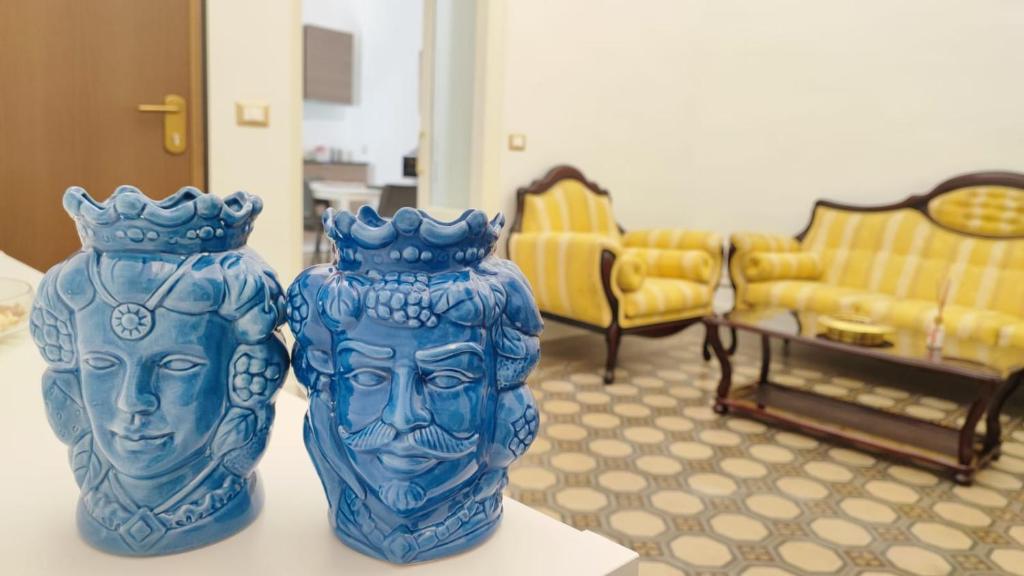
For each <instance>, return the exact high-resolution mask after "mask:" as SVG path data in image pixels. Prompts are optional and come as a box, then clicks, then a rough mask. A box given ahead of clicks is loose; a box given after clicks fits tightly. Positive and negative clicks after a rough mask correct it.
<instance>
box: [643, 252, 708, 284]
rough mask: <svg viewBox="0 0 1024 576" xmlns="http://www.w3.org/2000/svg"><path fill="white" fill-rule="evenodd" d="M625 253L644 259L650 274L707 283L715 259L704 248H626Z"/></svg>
mask: <svg viewBox="0 0 1024 576" xmlns="http://www.w3.org/2000/svg"><path fill="white" fill-rule="evenodd" d="M623 255H624V256H626V257H630V258H636V259H638V260H642V261H643V262H644V263H645V264H646V267H647V273H648V275H650V276H657V277H659V278H679V279H682V280H691V281H693V282H700V283H707V282H708V280H710V279H711V272H712V270H713V269H714V261H713V260H712V258H711V254H708V252H706V251H704V250H676V249H668V248H665V249H662V248H626V249H625V251H624V252H623Z"/></svg>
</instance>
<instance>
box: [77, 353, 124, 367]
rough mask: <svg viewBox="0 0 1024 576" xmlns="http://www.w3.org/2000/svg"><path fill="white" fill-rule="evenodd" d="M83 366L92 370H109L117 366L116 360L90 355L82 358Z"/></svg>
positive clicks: (100, 355)
mask: <svg viewBox="0 0 1024 576" xmlns="http://www.w3.org/2000/svg"><path fill="white" fill-rule="evenodd" d="M84 361H85V364H86V365H87V366H88V367H89V368H92V369H93V370H110V369H111V368H113V367H115V366H117V364H118V361H117V358H114V357H112V356H106V355H104V354H92V355H90V356H87V357H85V358H84Z"/></svg>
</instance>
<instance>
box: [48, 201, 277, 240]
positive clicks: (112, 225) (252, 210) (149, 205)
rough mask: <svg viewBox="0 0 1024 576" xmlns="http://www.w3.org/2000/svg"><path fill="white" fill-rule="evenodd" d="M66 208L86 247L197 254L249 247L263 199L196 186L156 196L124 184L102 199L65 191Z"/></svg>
mask: <svg viewBox="0 0 1024 576" xmlns="http://www.w3.org/2000/svg"><path fill="white" fill-rule="evenodd" d="M64 209H65V210H66V211H67V213H68V214H70V215H71V217H72V218H74V220H75V225H76V226H77V227H78V235H79V236H80V237H81V239H82V247H83V248H95V249H96V250H100V251H119V250H156V251H159V252H168V253H173V254H194V253H198V252H223V251H225V250H232V249H235V248H239V247H241V246H244V245H245V241H246V239H247V238H248V237H249V232H251V231H252V223H253V220H255V219H256V216H257V215H258V214H259V213H260V212H261V211H262V210H263V201H262V200H260V198H259V197H258V196H254V195H252V194H249V193H247V192H235V193H234V194H232V195H230V196H228V197H226V198H221V197H219V196H214V195H213V194H203V193H202V192H201V191H199V190H198V189H196V188H193V187H191V186H187V187H185V188H182V189H180V190H178V191H177V192H175V193H174V194H172V195H171V196H168V197H167V198H165V199H163V200H159V201H156V200H152V199H150V198H149V197H148V196H146V195H145V194H143V193H142V192H140V191H139V189H138V188H135V187H134V186H119V187H118V188H117V190H115V191H114V193H113V194H112V195H111V196H110V198H108V199H107V200H105V201H103V202H97V201H96V200H94V199H93V198H92V197H91V196H89V193H88V192H86V191H85V189H83V188H79V187H77V186H73V187H71V188H68V190H67V192H65V193H64Z"/></svg>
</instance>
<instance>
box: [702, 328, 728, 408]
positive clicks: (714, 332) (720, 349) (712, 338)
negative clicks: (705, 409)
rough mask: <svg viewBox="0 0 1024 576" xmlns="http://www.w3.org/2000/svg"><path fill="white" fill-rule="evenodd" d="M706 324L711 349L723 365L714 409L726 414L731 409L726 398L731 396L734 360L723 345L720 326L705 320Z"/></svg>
mask: <svg viewBox="0 0 1024 576" xmlns="http://www.w3.org/2000/svg"><path fill="white" fill-rule="evenodd" d="M705 325H706V326H707V328H708V343H709V344H711V350H712V351H713V352H714V353H715V358H718V364H719V365H720V366H721V367H722V379H721V380H719V381H718V392H717V393H716V396H715V408H714V410H715V412H716V413H717V414H725V413H726V412H728V411H729V407H728V406H726V404H725V402H724V400H725V399H726V398H728V397H729V389H730V388H732V362H731V361H730V360H729V353H728V352H727V351H726V350H725V347H724V346H722V337H721V335H720V334H719V333H718V326H717V325H713V324H711V323H708V322H705Z"/></svg>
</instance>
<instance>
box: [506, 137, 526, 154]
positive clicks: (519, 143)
mask: <svg viewBox="0 0 1024 576" xmlns="http://www.w3.org/2000/svg"><path fill="white" fill-rule="evenodd" d="M508 149H509V150H514V151H516V152H521V151H523V150H526V134H509V135H508Z"/></svg>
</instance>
